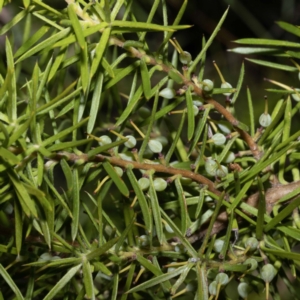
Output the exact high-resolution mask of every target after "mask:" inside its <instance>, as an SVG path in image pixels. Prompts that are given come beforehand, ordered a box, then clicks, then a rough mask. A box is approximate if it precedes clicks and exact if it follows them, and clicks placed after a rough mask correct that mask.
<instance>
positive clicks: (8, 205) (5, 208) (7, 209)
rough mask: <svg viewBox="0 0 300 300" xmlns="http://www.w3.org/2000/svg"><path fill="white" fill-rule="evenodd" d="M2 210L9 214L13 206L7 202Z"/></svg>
mask: <svg viewBox="0 0 300 300" xmlns="http://www.w3.org/2000/svg"><path fill="white" fill-rule="evenodd" d="M3 211H4V212H5V213H7V214H9V215H10V214H11V213H12V212H13V211H14V207H13V206H12V205H11V204H10V203H7V204H6V205H5V207H4V208H3Z"/></svg>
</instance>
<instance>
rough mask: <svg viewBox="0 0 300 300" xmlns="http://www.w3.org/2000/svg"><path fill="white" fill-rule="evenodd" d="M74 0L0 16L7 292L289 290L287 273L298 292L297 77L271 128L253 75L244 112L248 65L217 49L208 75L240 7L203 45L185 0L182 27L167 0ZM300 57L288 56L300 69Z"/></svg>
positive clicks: (80, 294)
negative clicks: (187, 37) (239, 113)
mask: <svg viewBox="0 0 300 300" xmlns="http://www.w3.org/2000/svg"><path fill="white" fill-rule="evenodd" d="M8 2H9V1H2V2H1V1H0V9H2V11H3V10H5V9H6V6H5V5H6V4H7V3H8ZM66 2H67V4H68V5H67V8H66V9H62V10H58V9H55V8H53V7H51V6H50V5H48V4H45V3H44V2H43V1H40V0H24V1H23V7H22V8H20V11H19V12H18V13H17V14H16V15H15V16H14V17H13V19H12V20H11V21H9V22H8V23H7V24H6V25H4V26H3V27H2V28H1V29H0V35H3V36H4V35H5V36H6V40H5V60H4V62H2V63H1V65H0V108H1V109H0V142H1V146H0V194H1V197H0V206H1V211H0V224H1V234H0V284H1V291H0V298H2V299H10V298H13V297H16V298H17V299H25V298H26V299H40V298H43V299H53V298H66V299H103V298H107V297H108V298H110V299H122V300H125V299H127V298H128V299H146V298H147V299H148V298H149V299H150V298H151V299H152V298H153V299H171V298H175V297H183V298H184V297H186V298H187V299H193V298H194V299H208V297H209V295H211V297H215V299H217V298H218V297H219V295H221V294H222V293H231V292H230V290H237V291H238V292H239V295H240V296H241V297H243V298H246V297H247V295H248V294H247V293H248V292H247V291H248V289H249V288H252V289H253V291H252V295H255V294H257V293H258V294H261V293H264V287H265V286H266V287H267V289H266V290H267V296H268V293H269V290H270V293H272V294H273V295H279V292H278V289H277V286H276V282H275V280H273V278H274V277H275V276H276V279H277V280H278V282H285V284H286V285H288V286H289V287H290V288H291V290H292V293H296V292H295V289H294V287H293V286H292V284H291V283H290V280H289V278H290V277H291V276H293V277H295V278H297V271H298V268H299V260H300V256H299V254H298V253H297V252H296V251H294V250H293V248H294V247H297V245H298V244H299V240H300V222H299V212H298V206H299V204H298V203H299V201H300V200H299V199H300V198H299V197H298V195H299V191H300V183H299V180H300V178H299V170H298V167H299V166H298V160H299V154H298V152H299V141H298V136H299V134H300V132H299V131H297V132H296V133H293V132H292V130H291V124H292V120H293V118H295V116H296V115H297V113H298V111H299V103H300V102H298V103H297V104H296V105H294V100H292V97H293V96H294V97H293V98H294V99H295V97H299V94H298V92H297V90H295V89H293V88H291V87H288V86H287V85H286V84H285V83H278V82H275V81H273V80H271V79H270V80H269V81H270V82H271V83H274V84H277V85H278V86H280V87H282V88H283V89H284V90H279V91H275V92H276V93H277V94H278V102H277V104H276V106H275V108H274V110H273V111H272V112H271V113H270V119H271V123H270V124H268V125H267V126H265V127H262V126H260V125H258V122H257V120H255V118H254V109H255V104H253V101H252V97H251V92H250V88H247V99H248V107H247V110H248V111H249V126H248V125H246V124H243V123H241V122H240V121H239V120H238V119H237V118H236V116H235V109H234V107H235V106H237V105H238V99H239V93H240V91H241V89H242V86H243V79H244V73H245V69H244V68H245V67H244V64H243V65H242V66H241V70H240V73H239V74H238V75H237V76H236V83H235V86H234V87H232V85H231V84H230V83H228V82H227V81H226V80H225V79H224V78H223V76H222V73H221V71H220V70H219V68H218V66H217V64H216V63H215V62H214V65H215V67H216V78H215V79H214V80H208V79H206V78H205V66H206V64H207V62H206V53H207V50H208V49H209V47H210V45H211V44H212V43H213V41H214V38H215V37H216V35H217V33H218V31H219V29H220V28H221V26H222V24H223V22H224V20H225V18H226V16H227V13H228V10H226V11H225V13H224V15H223V16H222V18H221V19H220V21H219V23H218V24H217V26H216V28H215V30H214V31H213V33H212V34H211V36H210V37H209V38H208V39H207V40H206V39H205V38H204V37H203V38H202V49H201V51H200V53H199V54H198V55H197V56H196V57H194V58H191V57H190V56H189V54H188V53H187V52H186V51H184V50H183V49H182V48H181V46H180V43H179V42H177V41H176V40H174V39H172V38H173V35H174V33H175V32H176V31H177V30H185V29H188V28H189V25H180V21H181V18H182V16H183V14H184V12H185V9H186V6H187V0H185V1H183V3H182V5H181V8H180V10H179V11H178V14H177V16H176V18H175V20H174V22H173V24H169V23H168V9H167V6H166V4H165V2H164V1H159V0H155V1H153V6H152V8H151V11H150V12H149V15H148V17H147V21H145V22H140V21H139V20H138V16H135V15H134V14H133V11H132V7H133V5H135V4H136V2H137V1H134V0H126V1H124V0H116V1H108V0H103V1H91V2H89V3H86V2H85V1H82V0H78V1H75V0H66ZM158 10H162V12H163V21H162V24H156V23H155V22H154V20H155V15H156V13H157V11H158ZM36 22H37V23H38V24H39V25H38V28H34V24H35V23H36ZM279 25H280V26H281V27H283V28H284V29H285V30H287V31H289V32H292V33H294V34H296V35H299V32H298V31H299V29H298V28H297V27H293V26H292V25H289V24H286V23H279ZM16 29H17V30H16ZM17 31H21V32H22V35H21V36H22V41H21V44H19V43H18V41H17V37H16V32H17ZM148 32H155V34H157V36H158V37H159V39H160V40H161V42H160V45H159V46H158V48H157V49H155V52H154V51H150V47H149V40H148ZM128 37H130V38H128ZM237 42H238V43H241V44H250V45H252V46H253V45H260V46H261V47H260V48H257V47H251V48H249V47H239V48H236V49H234V50H232V51H235V52H238V53H243V54H252V53H268V54H272V55H282V56H283V57H286V56H288V57H292V58H293V59H294V60H296V59H298V58H299V57H297V55H298V56H299V54H297V52H295V51H285V50H284V49H285V48H284V47H290V48H295V49H297V48H299V45H298V44H297V43H288V42H284V43H283V42H281V41H270V40H253V39H245V40H239V41H237ZM262 47H263V48H262ZM294 60H293V62H294V65H295V67H291V66H288V65H282V66H281V67H280V68H281V69H282V70H285V71H297V70H298V69H299V66H298V64H297V63H296V61H294ZM251 61H252V62H256V63H259V64H262V65H264V66H269V67H272V68H278V67H279V66H278V65H276V64H274V63H269V62H267V61H258V60H253V59H252V60H251ZM208 63H209V62H208ZM218 74H219V75H218ZM218 76H219V77H218ZM217 85H218V86H219V87H214V86H217ZM272 91H273V90H272ZM273 92H274V91H273ZM290 95H292V97H290ZM299 99H300V98H299ZM295 100H296V101H297V98H296V99H295ZM221 103H223V104H221ZM261 113H262V114H263V116H265V115H268V114H269V112H268V109H267V106H266V110H265V111H264V112H261ZM264 124H265V123H264ZM131 145H133V147H134V148H132V146H131ZM289 182H293V183H289ZM271 183H275V186H273V187H272V188H270V186H271ZM269 265H271V267H269ZM273 266H274V267H273ZM287 269H289V270H290V271H287ZM270 272H271V274H269V273H270ZM218 273H219V274H218ZM24 281H26V283H25V284H24ZM240 281H242V282H241V283H240ZM274 282H275V283H274ZM241 284H242V285H241ZM269 284H270V287H269ZM226 287H227V288H226ZM229 287H230V288H229ZM245 291H246V292H247V293H246V292H245ZM246 294H247V295H246ZM13 295H14V296H13ZM182 295H183V296H182ZM244 295H246V296H244ZM220 297H221V296H220Z"/></svg>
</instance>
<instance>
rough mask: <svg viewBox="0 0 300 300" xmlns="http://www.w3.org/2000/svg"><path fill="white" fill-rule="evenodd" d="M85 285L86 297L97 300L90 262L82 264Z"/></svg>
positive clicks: (85, 261) (84, 261)
mask: <svg viewBox="0 0 300 300" xmlns="http://www.w3.org/2000/svg"><path fill="white" fill-rule="evenodd" d="M82 272H83V284H84V288H85V297H87V299H95V291H94V282H93V276H92V270H91V265H90V262H89V261H87V260H85V259H84V260H83V264H82Z"/></svg>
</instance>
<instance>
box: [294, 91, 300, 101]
mask: <svg viewBox="0 0 300 300" xmlns="http://www.w3.org/2000/svg"><path fill="white" fill-rule="evenodd" d="M295 90H296V91H297V92H298V94H296V93H295V94H292V98H293V99H294V100H295V101H297V102H299V101H300V96H299V94H300V89H295Z"/></svg>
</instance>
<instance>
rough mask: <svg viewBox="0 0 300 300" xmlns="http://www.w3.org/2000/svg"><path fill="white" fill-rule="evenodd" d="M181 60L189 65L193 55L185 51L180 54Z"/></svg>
mask: <svg viewBox="0 0 300 300" xmlns="http://www.w3.org/2000/svg"><path fill="white" fill-rule="evenodd" d="M179 60H180V62H181V63H182V64H183V65H188V64H189V63H190V61H191V60H192V55H191V54H190V53H189V52H187V51H183V52H181V53H180V54H179Z"/></svg>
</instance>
